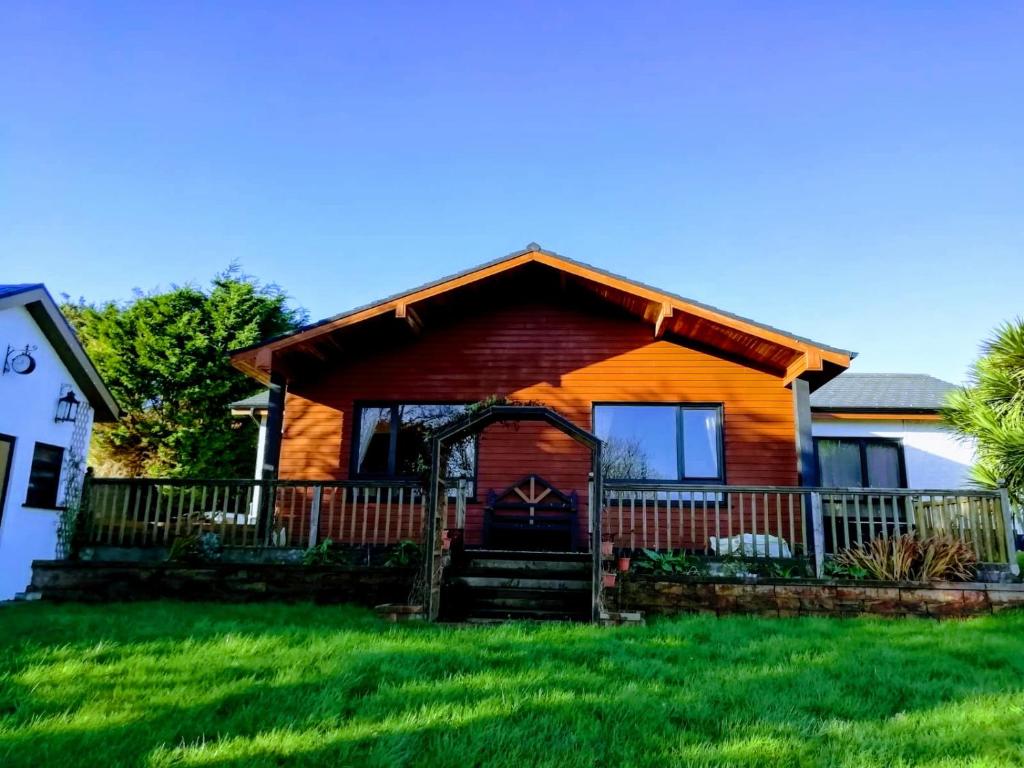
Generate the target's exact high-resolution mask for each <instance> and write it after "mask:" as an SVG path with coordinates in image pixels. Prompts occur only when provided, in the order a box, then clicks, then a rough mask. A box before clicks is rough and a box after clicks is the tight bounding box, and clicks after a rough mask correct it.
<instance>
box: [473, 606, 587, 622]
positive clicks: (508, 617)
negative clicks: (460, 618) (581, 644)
mask: <svg viewBox="0 0 1024 768" xmlns="http://www.w3.org/2000/svg"><path fill="white" fill-rule="evenodd" d="M524 620H525V621H590V611H589V610H587V611H544V610H509V609H504V608H495V609H480V610H477V611H473V614H472V615H471V616H470V617H469V618H468V619H467V621H468V622H469V623H471V624H484V623H488V624H490V623H497V622H502V621H524Z"/></svg>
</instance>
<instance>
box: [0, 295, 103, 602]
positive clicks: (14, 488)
mask: <svg viewBox="0 0 1024 768" xmlns="http://www.w3.org/2000/svg"><path fill="white" fill-rule="evenodd" d="M0 351H2V352H3V354H4V358H3V368H2V372H0V600H8V599H11V598H13V597H14V596H15V595H16V594H18V593H19V592H21V591H23V590H24V589H25V588H26V586H27V585H28V583H29V581H30V579H31V574H32V561H33V560H36V559H47V558H52V557H54V555H55V553H56V552H57V550H58V545H59V541H58V534H59V532H60V527H61V522H62V514H63V513H64V508H65V505H66V504H67V503H69V502H70V503H73V502H74V497H75V496H76V495H77V494H78V492H79V490H80V484H81V479H82V475H83V472H84V470H85V458H86V451H87V449H88V445H89V437H90V434H91V432H92V425H93V421H94V420H96V421H113V420H114V419H116V418H117V416H118V407H117V403H116V402H115V401H114V398H113V396H112V395H111V394H110V391H109V390H108V389H107V387H106V385H105V384H104V383H103V381H102V380H101V379H100V376H99V374H98V373H97V372H96V368H95V367H94V366H93V364H92V362H90V360H89V358H88V356H87V355H86V354H85V351H84V350H83V349H82V346H81V344H80V343H79V342H78V339H77V338H76V336H75V334H74V331H73V330H72V329H71V327H70V326H69V325H68V323H67V320H66V319H65V318H64V316H63V315H62V314H61V312H60V310H59V309H58V307H57V305H56V304H55V303H54V301H53V298H52V297H51V296H50V294H49V293H48V292H47V290H46V288H45V287H44V286H43V285H42V284H29V285H0Z"/></svg>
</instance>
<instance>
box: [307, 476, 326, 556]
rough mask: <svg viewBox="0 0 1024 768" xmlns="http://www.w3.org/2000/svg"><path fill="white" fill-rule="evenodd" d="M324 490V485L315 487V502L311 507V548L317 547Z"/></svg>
mask: <svg viewBox="0 0 1024 768" xmlns="http://www.w3.org/2000/svg"><path fill="white" fill-rule="evenodd" d="M323 492H324V488H323V486H322V485H314V486H313V501H312V502H311V504H310V507H309V546H310V548H312V547H315V546H316V540H317V536H318V535H319V533H320V500H321V498H322V497H323Z"/></svg>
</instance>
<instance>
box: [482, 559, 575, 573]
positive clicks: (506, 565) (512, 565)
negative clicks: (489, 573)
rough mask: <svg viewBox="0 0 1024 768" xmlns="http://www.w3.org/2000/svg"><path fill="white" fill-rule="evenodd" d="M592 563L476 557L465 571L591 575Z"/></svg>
mask: <svg viewBox="0 0 1024 768" xmlns="http://www.w3.org/2000/svg"><path fill="white" fill-rule="evenodd" d="M590 567H591V563H590V561H589V560H588V561H586V562H580V561H577V560H527V559H515V560H513V559H511V558H508V559H505V558H496V557H474V558H473V559H472V560H469V561H468V562H467V563H466V565H465V568H464V570H466V571H474V572H479V571H484V570H495V571H544V572H547V573H550V572H553V571H564V572H568V573H589V571H590Z"/></svg>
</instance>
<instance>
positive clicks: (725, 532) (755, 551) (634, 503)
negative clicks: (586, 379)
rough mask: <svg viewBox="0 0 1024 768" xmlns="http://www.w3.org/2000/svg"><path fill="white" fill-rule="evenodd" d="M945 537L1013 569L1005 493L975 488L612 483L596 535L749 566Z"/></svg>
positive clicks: (625, 543)
mask: <svg viewBox="0 0 1024 768" xmlns="http://www.w3.org/2000/svg"><path fill="white" fill-rule="evenodd" d="M909 532H916V533H917V534H918V535H920V536H930V535H933V534H948V535H951V536H954V537H956V538H958V539H960V540H961V541H964V542H966V543H967V544H969V545H970V546H971V547H972V548H973V549H974V551H975V554H976V555H977V557H978V559H979V560H980V561H981V562H985V563H999V564H1012V563H1013V560H1014V558H1013V552H1014V549H1013V533H1012V527H1011V524H1010V514H1009V509H1008V504H1007V501H1006V498H1005V494H1002V493H1000V492H998V491H981V490H907V489H893V490H889V489H873V488H871V489H868V488H795V487H794V488H780V487H773V486H764V487H761V486H748V487H740V486H679V485H674V484H664V485H660V484H644V485H640V484H635V485H626V484H622V483H610V484H608V486H607V487H606V489H605V500H604V511H603V516H602V533H603V534H604V535H605V536H606V537H610V538H613V539H615V541H616V543H617V544H618V545H619V546H621V547H627V548H629V549H640V548H649V549H655V550H659V551H670V550H687V551H690V552H706V553H708V554H714V555H730V554H731V555H742V556H745V557H754V558H778V557H781V558H787V557H806V556H808V555H811V554H818V555H819V557H817V558H816V559H817V560H818V561H819V570H820V561H821V556H823V555H831V554H835V553H836V552H837V551H838V550H840V549H844V548H847V547H852V546H857V545H860V544H863V543H866V542H868V541H871V540H872V539H874V538H876V537H879V536H882V537H888V536H899V535H900V534H903V533H909Z"/></svg>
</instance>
